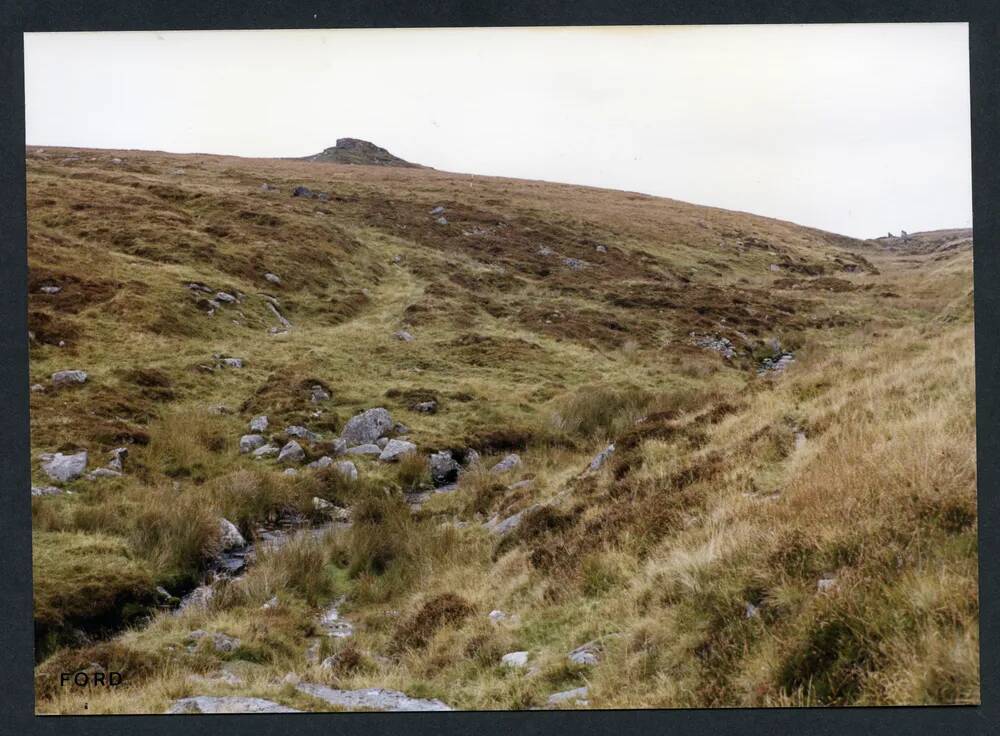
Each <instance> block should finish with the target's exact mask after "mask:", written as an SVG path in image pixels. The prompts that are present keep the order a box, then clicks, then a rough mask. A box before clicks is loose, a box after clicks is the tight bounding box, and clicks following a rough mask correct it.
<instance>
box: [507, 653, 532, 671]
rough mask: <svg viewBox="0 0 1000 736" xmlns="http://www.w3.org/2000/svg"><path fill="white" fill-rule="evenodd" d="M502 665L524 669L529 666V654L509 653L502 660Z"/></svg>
mask: <svg viewBox="0 0 1000 736" xmlns="http://www.w3.org/2000/svg"><path fill="white" fill-rule="evenodd" d="M500 664H502V665H503V666H504V667H510V668H512V669H524V668H525V667H527V666H528V653H527V652H523V651H522V652H508V653H507V654H505V655H503V656H502V657H501V658H500Z"/></svg>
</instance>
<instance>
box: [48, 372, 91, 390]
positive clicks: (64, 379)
mask: <svg viewBox="0 0 1000 736" xmlns="http://www.w3.org/2000/svg"><path fill="white" fill-rule="evenodd" d="M86 382H87V371H77V370H71V371H56V372H55V373H53V374H52V383H53V385H55V386H78V385H80V384H81V383H86Z"/></svg>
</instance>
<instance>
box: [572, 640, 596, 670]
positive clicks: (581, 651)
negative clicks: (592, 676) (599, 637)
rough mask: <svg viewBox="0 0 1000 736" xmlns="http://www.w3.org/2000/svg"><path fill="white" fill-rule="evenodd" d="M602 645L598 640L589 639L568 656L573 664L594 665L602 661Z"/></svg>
mask: <svg viewBox="0 0 1000 736" xmlns="http://www.w3.org/2000/svg"><path fill="white" fill-rule="evenodd" d="M600 653H601V647H600V644H598V643H597V642H596V641H588V642H587V643H586V644H584V645H583V646H579V647H577V648H576V649H574V650H573V651H572V652H570V653H569V654H568V655H567V657H568V658H569V661H570V662H572V663H573V664H580V665H588V666H593V665H595V664H597V663H598V662H599V661H600Z"/></svg>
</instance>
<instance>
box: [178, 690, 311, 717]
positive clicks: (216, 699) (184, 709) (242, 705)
mask: <svg viewBox="0 0 1000 736" xmlns="http://www.w3.org/2000/svg"><path fill="white" fill-rule="evenodd" d="M300 712H301V711H298V710H296V709H295V708H289V707H288V706H287V705H281V704H280V703H275V702H274V701H273V700H265V699H263V698H244V697H241V696H237V695H224V696H210V695H196V696H194V697H190V698H181V699H180V700H175V701H174V702H173V703H172V704H171V705H170V707H169V708H167V710H166V713H167V714H168V715H178V714H185V713H300Z"/></svg>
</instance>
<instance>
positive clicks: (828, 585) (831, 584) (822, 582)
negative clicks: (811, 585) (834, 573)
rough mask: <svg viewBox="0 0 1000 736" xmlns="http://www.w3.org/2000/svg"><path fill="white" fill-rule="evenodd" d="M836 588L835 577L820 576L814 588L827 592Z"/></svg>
mask: <svg viewBox="0 0 1000 736" xmlns="http://www.w3.org/2000/svg"><path fill="white" fill-rule="evenodd" d="M836 588H837V578H820V579H819V580H818V581H817V582H816V590H817V591H819V592H820V593H829V592H831V591H833V590H836Z"/></svg>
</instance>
